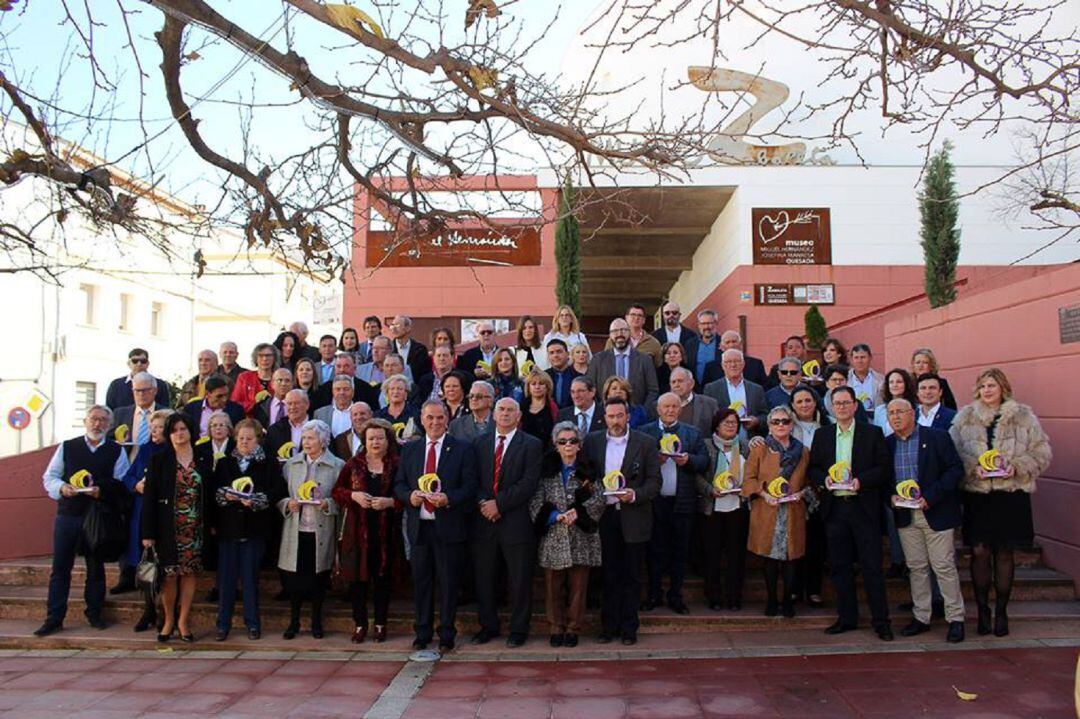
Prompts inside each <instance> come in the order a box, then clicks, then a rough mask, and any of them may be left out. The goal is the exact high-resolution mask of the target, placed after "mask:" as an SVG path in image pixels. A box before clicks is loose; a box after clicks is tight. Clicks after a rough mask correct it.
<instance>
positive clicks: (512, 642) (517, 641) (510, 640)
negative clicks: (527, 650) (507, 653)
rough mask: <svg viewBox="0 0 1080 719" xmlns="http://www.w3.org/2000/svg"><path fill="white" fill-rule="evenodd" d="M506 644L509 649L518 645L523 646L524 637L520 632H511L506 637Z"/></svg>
mask: <svg viewBox="0 0 1080 719" xmlns="http://www.w3.org/2000/svg"><path fill="white" fill-rule="evenodd" d="M506 646H508V647H510V648H511V649H517V648H518V647H521V646H525V637H523V636H521V635H520V634H511V635H510V636H509V637H507V638H506Z"/></svg>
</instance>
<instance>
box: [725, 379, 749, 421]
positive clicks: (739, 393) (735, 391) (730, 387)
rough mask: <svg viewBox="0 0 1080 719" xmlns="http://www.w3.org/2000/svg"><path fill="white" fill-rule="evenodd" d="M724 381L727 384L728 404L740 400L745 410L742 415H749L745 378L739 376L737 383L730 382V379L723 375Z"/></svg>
mask: <svg viewBox="0 0 1080 719" xmlns="http://www.w3.org/2000/svg"><path fill="white" fill-rule="evenodd" d="M724 382H725V383H726V384H727V396H728V405H729V406H730V405H733V404H735V403H736V402H742V406H743V409H744V410H745V412H744V413H743V414H744V416H747V417H749V416H750V407H749V406H748V405H747V402H746V380H745V379H743V378H742V377H740V378H739V384H731V380H730V379H728V378H727V377H724Z"/></svg>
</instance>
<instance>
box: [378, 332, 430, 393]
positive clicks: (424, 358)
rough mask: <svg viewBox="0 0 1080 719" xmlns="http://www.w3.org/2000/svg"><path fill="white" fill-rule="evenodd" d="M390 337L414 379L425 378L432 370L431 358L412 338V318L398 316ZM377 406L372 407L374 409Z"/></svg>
mask: <svg viewBox="0 0 1080 719" xmlns="http://www.w3.org/2000/svg"><path fill="white" fill-rule="evenodd" d="M390 335H391V337H392V338H393V340H394V342H393V348H392V349H393V351H394V352H395V353H397V354H399V355H401V357H402V359H403V360H405V365H406V366H407V367H408V368H409V369H410V370H412V377H411V378H410V379H414V378H416V377H423V376H424V375H425V374H427V373H428V372H429V371H430V369H431V357H430V355H429V354H428V348H427V347H425V346H424V344H423V343H422V342H420V341H418V340H414V339H413V338H412V318H411V317H409V316H408V315H398V316H397V317H395V318H394V320H393V321H392V322H391V323H390ZM374 406H375V405H372V407H374Z"/></svg>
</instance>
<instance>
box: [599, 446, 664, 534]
mask: <svg viewBox="0 0 1080 719" xmlns="http://www.w3.org/2000/svg"><path fill="white" fill-rule="evenodd" d="M627 431H629V432H630V437H629V439H628V440H627V443H626V454H624V455H623V463H622V466H621V467H620V470H621V471H622V473H623V476H624V477H625V478H626V486H627V488H628V489H632V490H634V494H635V497H634V501H633V502H628V503H626V504H623V505H622V507H621V509H618V510H617V509H615V507H614V506H611V507H608V508H607V509H605V510H604V511H605V512H618V516H619V523H620V525H621V527H622V534H623V541H626V542H647V541H649V539H650V538H651V537H652V525H653V514H652V500H653V498H654V497H656V496H657V495H659V494H660V457H659V455H658V454H657V451H656V442H655V441H654V440H653V438H652V437H650V436H649V435H647V434H645V433H644V432H638V431H637V430H633V429H631V430H627ZM582 452H583V453H584V454H585V456H586V457H588V458H589V461H590V463H591V464H592V465H593V466H594V467H596V468H597V470H596V474H597V476H598V477H601V478H602V477H603V476H604V474H605V473H606V472H605V469H606V463H607V431H606V430H604V431H597V432H592V433H590V434H589V435H588V436H587V437H585V444H584V445H583V446H582Z"/></svg>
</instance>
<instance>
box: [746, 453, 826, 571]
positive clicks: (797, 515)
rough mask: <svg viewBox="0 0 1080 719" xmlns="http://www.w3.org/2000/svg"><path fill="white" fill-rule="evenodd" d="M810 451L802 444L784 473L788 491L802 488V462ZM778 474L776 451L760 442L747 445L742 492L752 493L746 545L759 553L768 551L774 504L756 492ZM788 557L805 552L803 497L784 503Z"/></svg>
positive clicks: (771, 535) (747, 494)
mask: <svg viewBox="0 0 1080 719" xmlns="http://www.w3.org/2000/svg"><path fill="white" fill-rule="evenodd" d="M809 463H810V453H809V452H808V451H807V450H806V447H805V446H804V447H803V452H802V459H800V460H799V463H798V464H797V465H796V466H795V471H794V472H792V473H791V475H792V476H790V477H788V482H789V483H790V484H791V491H792V493H793V494H794V493H799V492H802V490H803V488H804V487H805V486H806V466H807V465H808V464H809ZM779 474H780V455H779V454H777V453H776V452H773V451H771V450H770V449H769V448H768V447H766V446H764V445H759V446H757V447H751V448H750V456H749V457H747V459H746V469H745V470H744V471H743V496H744V497H756V499H754V501H752V502H751V503H750V536H749V538H748V539H747V541H746V548H747V549H748V550H750V551H751V552H753V553H754V554H757V555H759V556H762V557H767V556H769V552H770V551H772V543H773V533H774V532H775V531H776V515H777V512H778V511H779V510H780V505H776V506H775V507H774V506H773V505H771V504H769V503H768V502H766V501H765V500H764V498H762V497H761V496H760V494H759V493H760V492H761V490H762V488H763V487H764V486H765V485H767V484H768V483H769V482H770V481H771V480H773V479H775V478H776V477H777V476H779ZM787 516H788V543H787V544H788V546H787V550H788V559H798V558H799V557H801V556H803V555H804V554H806V501H805V500H803V499H799V500H797V501H795V502H791V503H789V504H788V511H787Z"/></svg>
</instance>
